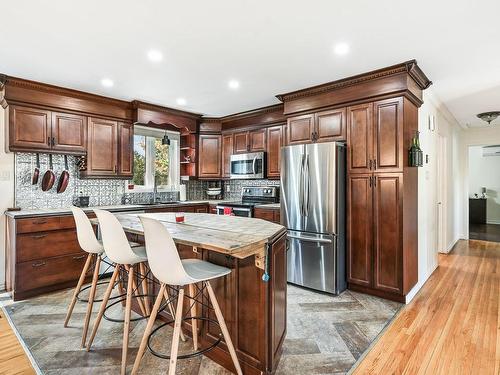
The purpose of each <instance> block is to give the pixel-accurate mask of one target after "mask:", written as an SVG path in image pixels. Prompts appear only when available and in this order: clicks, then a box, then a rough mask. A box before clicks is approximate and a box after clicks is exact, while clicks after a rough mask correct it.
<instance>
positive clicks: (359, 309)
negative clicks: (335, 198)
mask: <svg viewBox="0 0 500 375" xmlns="http://www.w3.org/2000/svg"><path fill="white" fill-rule="evenodd" d="M99 292H101V293H102V291H101V290H100V291H99ZM71 293H72V290H70V289H69V290H65V291H61V292H56V293H51V294H47V295H43V296H40V297H36V298H32V299H29V300H26V301H21V302H17V303H13V302H12V301H11V300H6V298H5V297H2V296H1V295H0V301H2V300H3V302H2V304H3V305H4V306H5V309H6V311H7V313H8V315H9V316H10V317H11V319H12V320H13V322H14V324H15V326H16V328H17V329H18V331H19V332H20V334H21V337H22V338H23V340H24V341H25V343H26V345H27V347H28V348H29V350H30V352H31V353H32V354H33V356H34V358H35V360H36V362H37V364H38V365H39V367H40V368H41V369H42V371H43V373H44V374H49V375H73V374H74V375H76V374H78V375H79V374H96V373H98V374H116V373H118V372H119V368H120V361H121V344H122V335H123V326H122V325H121V324H116V323H111V322H109V321H106V320H103V321H102V323H101V326H100V328H99V331H98V334H97V336H96V339H95V341H94V345H93V346H92V350H91V352H89V353H87V352H86V351H85V350H84V349H81V348H80V340H81V323H82V319H83V316H84V314H85V308H86V305H85V304H84V303H77V305H76V306H75V310H74V313H73V317H72V320H71V321H70V325H69V327H68V328H66V329H63V328H62V322H63V320H64V317H65V314H66V309H67V305H68V302H69V300H70V299H71ZM313 306H316V307H313ZM401 306H402V305H401V304H398V303H395V302H391V301H387V300H383V299H381V298H377V297H372V296H367V295H364V294H361V293H354V292H351V291H346V292H344V293H342V294H341V295H340V296H330V295H326V294H322V293H315V292H312V291H310V290H306V289H303V288H298V287H295V286H292V285H289V286H288V321H287V336H286V339H285V342H284V344H283V355H282V357H281V360H280V363H279V365H278V369H277V371H276V375H287V374H293V375H322V374H345V373H347V372H348V371H349V370H350V369H351V367H352V366H353V364H354V363H355V362H356V360H357V359H358V358H359V357H360V356H361V355H362V353H363V352H364V351H365V350H366V349H367V348H368V347H369V345H370V344H371V342H372V341H373V340H374V339H375V338H376V337H377V335H378V334H379V333H380V332H381V331H382V330H383V328H384V327H385V326H386V325H387V324H388V323H389V322H390V320H391V319H392V318H393V317H394V316H395V314H396V313H397V311H398V310H399V309H400V308H401ZM95 310H97V307H96V309H95ZM110 310H111V309H110ZM94 314H95V312H94ZM121 314H122V307H121V304H118V305H116V307H114V308H113V309H112V310H111V311H110V312H109V315H111V316H112V317H119V316H120V315H121ZM94 316H95V315H94ZM145 324H146V322H145V321H140V322H135V323H131V332H130V356H129V363H128V365H129V370H130V366H131V365H132V363H133V361H134V357H135V353H136V351H137V348H138V346H139V343H140V340H141V337H142V333H143V332H144V328H145ZM171 335H172V330H171V329H170V328H167V329H163V330H161V331H160V334H159V335H158V336H157V337H155V338H154V340H153V343H152V344H153V346H154V347H155V348H157V349H158V350H160V351H168V350H169V345H170V340H171ZM190 349H191V343H190V341H189V340H188V341H187V342H185V343H182V342H181V343H180V348H179V350H180V352H181V353H186V352H188V351H190ZM167 370H168V361H166V360H162V359H159V358H156V357H154V356H152V355H151V354H149V353H148V354H146V355H145V356H144V358H143V361H142V364H141V369H140V371H139V373H140V374H161V373H166V372H167ZM177 373H179V374H183V375H184V374H188V375H229V372H228V371H227V370H226V369H224V368H222V367H221V366H220V365H218V364H217V363H215V362H213V361H212V360H210V359H209V358H207V357H204V356H202V357H197V358H192V359H189V360H180V361H178V370H177Z"/></svg>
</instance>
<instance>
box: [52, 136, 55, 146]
mask: <svg viewBox="0 0 500 375" xmlns="http://www.w3.org/2000/svg"><path fill="white" fill-rule="evenodd" d="M55 145H56V139H55V138H54V137H52V147H54V146H55Z"/></svg>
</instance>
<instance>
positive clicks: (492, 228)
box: [468, 145, 500, 242]
mask: <svg viewBox="0 0 500 375" xmlns="http://www.w3.org/2000/svg"><path fill="white" fill-rule="evenodd" d="M468 185H469V186H468V189H469V201H468V205H469V239H471V240H482V241H493V242H500V145H482V146H470V147H469V181H468Z"/></svg>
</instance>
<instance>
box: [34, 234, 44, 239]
mask: <svg viewBox="0 0 500 375" xmlns="http://www.w3.org/2000/svg"><path fill="white" fill-rule="evenodd" d="M44 237H47V235H46V234H38V235H34V236H31V238H34V239H36V240H39V239H40V238H44Z"/></svg>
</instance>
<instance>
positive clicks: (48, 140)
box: [47, 137, 50, 146]
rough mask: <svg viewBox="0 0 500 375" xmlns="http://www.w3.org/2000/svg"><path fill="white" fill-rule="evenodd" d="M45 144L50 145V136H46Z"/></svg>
mask: <svg viewBox="0 0 500 375" xmlns="http://www.w3.org/2000/svg"><path fill="white" fill-rule="evenodd" d="M47 145H49V146H50V137H47Z"/></svg>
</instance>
